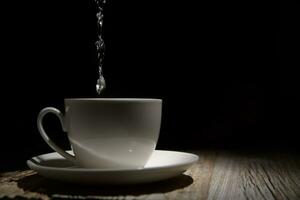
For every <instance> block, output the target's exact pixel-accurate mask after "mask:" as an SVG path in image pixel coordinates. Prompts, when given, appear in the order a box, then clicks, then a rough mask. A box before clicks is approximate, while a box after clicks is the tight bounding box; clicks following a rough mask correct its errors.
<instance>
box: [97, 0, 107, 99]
mask: <svg viewBox="0 0 300 200" xmlns="http://www.w3.org/2000/svg"><path fill="white" fill-rule="evenodd" d="M95 3H96V5H97V14H96V17H97V26H98V39H97V41H96V42H95V45H96V49H97V58H98V61H97V65H98V68H99V79H98V80H97V84H96V92H97V94H98V95H100V94H101V92H102V91H103V90H104V89H105V88H106V82H105V79H104V76H103V72H102V67H103V60H104V52H105V44H104V40H103V38H102V28H103V7H104V4H105V3H106V0H95Z"/></svg>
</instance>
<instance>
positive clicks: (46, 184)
mask: <svg viewBox="0 0 300 200" xmlns="http://www.w3.org/2000/svg"><path fill="white" fill-rule="evenodd" d="M197 153H198V155H199V156H200V160H199V162H198V163H196V164H195V165H194V166H193V167H191V168H190V169H189V170H188V171H187V172H185V173H184V175H181V176H178V177H177V178H174V179H170V180H166V181H163V182H158V183H152V184H145V185H136V186H119V187H104V186H92V187H91V186H89V187H86V186H79V185H71V184H66V183H59V182H55V181H50V180H48V179H45V178H43V177H41V176H39V175H37V174H36V173H35V172H33V171H32V170H26V171H16V172H10V173H4V174H0V199H2V198H4V199H5V198H7V197H8V198H12V199H13V198H20V197H23V198H26V199H29V198H30V199H42V200H48V199H116V200H118V199H123V200H129V199H135V200H148V199H151V200H167V199H175V200H176V199H180V200H193V199H195V200H196V199H197V200H198V199H200V200H201V199H291V200H294V199H300V156H299V155H297V154H294V155H292V154H288V153H249V152H248V153H237V152H224V151H220V152H219V153H216V152H214V151H198V152H197Z"/></svg>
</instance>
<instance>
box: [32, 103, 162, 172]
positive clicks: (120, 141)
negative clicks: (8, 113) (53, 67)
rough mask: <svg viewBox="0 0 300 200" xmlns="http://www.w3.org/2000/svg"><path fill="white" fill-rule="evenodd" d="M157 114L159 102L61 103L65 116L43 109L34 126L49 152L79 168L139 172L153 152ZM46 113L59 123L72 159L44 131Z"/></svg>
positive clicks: (156, 136)
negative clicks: (53, 152)
mask: <svg viewBox="0 0 300 200" xmlns="http://www.w3.org/2000/svg"><path fill="white" fill-rule="evenodd" d="M161 110H162V100H160V99H124V98H123V99H122V98H90V99H65V115H63V114H62V113H61V112H60V111H59V110H57V109H56V108H52V107H47V108H44V109H43V110H41V112H40V114H39V116H38V120H37V125H38V129H39V132H40V134H41V135H42V137H43V139H44V140H45V141H46V142H47V144H48V145H49V146H50V147H51V148H52V149H53V150H55V151H56V152H57V153H59V154H60V155H62V156H63V157H65V158H66V159H68V160H70V161H72V162H74V163H75V164H77V165H79V166H81V167H86V168H126V169H128V168H142V167H144V165H145V164H146V163H147V161H148V159H149V158H150V156H151V154H152V153H153V151H154V150H155V146H156V143H157V140H158V136H159V131H160V123H161ZM47 113H53V114H55V115H56V116H57V117H58V118H59V119H60V121H61V124H62V127H63V130H64V131H66V132H67V133H68V138H69V140H70V143H71V147H72V150H73V152H74V155H71V154H69V153H67V152H66V151H64V150H63V149H61V148H60V147H58V146H57V145H56V144H55V143H54V142H53V141H52V140H51V139H50V138H49V137H48V135H47V134H46V132H45V131H44V128H43V125H42V121H43V118H44V116H45V115H46V114H47Z"/></svg>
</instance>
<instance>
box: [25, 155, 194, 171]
mask: <svg viewBox="0 0 300 200" xmlns="http://www.w3.org/2000/svg"><path fill="white" fill-rule="evenodd" d="M155 151H156V152H165V153H180V154H185V155H186V156H190V157H191V160H190V161H187V162H182V163H178V164H173V165H164V166H153V167H145V168H132V169H128V168H125V169H122V168H114V169H109V168H106V169H101V168H83V167H80V168H64V167H49V166H43V165H39V164H37V163H35V162H33V161H32V159H34V158H37V157H40V156H49V155H51V154H52V155H53V154H56V155H58V156H60V155H59V154H58V153H57V152H51V153H46V154H41V155H38V156H34V157H32V158H30V159H29V160H27V162H26V163H27V165H28V167H29V168H31V169H33V170H36V169H37V168H39V169H44V170H54V171H61V170H67V171H72V172H136V171H152V170H157V169H168V170H170V169H172V168H179V167H183V166H187V165H192V164H194V163H196V162H197V161H198V160H199V156H198V155H196V154H193V153H188V152H182V151H170V150H155ZM62 159H64V158H62Z"/></svg>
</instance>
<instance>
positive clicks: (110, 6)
mask: <svg viewBox="0 0 300 200" xmlns="http://www.w3.org/2000/svg"><path fill="white" fill-rule="evenodd" d="M2 9H3V11H5V12H1V13H2V14H1V15H3V17H1V18H2V19H1V21H2V20H3V23H2V28H1V48H2V51H1V52H2V53H1V76H2V78H1V89H2V91H1V106H2V108H1V113H2V119H1V121H2V122H1V124H2V125H1V143H0V145H1V149H0V150H1V151H0V152H1V158H3V163H4V164H1V168H10V169H11V167H16V166H17V165H20V164H21V165H22V166H24V161H25V160H26V159H27V158H29V157H30V156H34V155H36V154H40V153H45V152H50V151H51V150H50V148H49V147H48V146H47V145H46V144H45V143H44V141H42V139H41V137H40V136H39V134H38V132H37V128H36V116H37V114H38V112H39V110H40V109H42V108H43V107H46V106H55V107H57V108H59V109H62V108H63V99H64V98H67V97H68V98H70V97H95V96H96V94H95V83H96V79H97V76H98V74H97V66H96V53H95V46H94V41H95V40H96V17H95V13H96V9H95V5H94V2H93V1H92V0H81V1H73V0H64V1H61V0H52V1H37V0H35V1H11V2H7V3H5V5H3V6H1V10H2ZM104 9H105V10H104V11H105V13H104V15H105V17H104V39H105V42H106V47H107V49H106V57H105V63H104V68H103V71H104V75H105V78H106V81H107V90H106V91H105V92H104V93H103V97H145V98H147V97H151V98H162V99H163V101H164V103H163V121H162V128H161V136H160V140H159V143H158V148H161V149H193V148H194V149H195V148H217V147H243V146H247V147H249V148H253V149H255V148H261V147H279V148H285V147H293V146H296V144H297V135H298V132H299V128H298V121H299V117H298V116H299V114H298V113H299V111H300V106H299V103H298V100H299V97H300V96H299V94H298V90H299V86H300V84H299V83H300V82H299V79H298V74H296V71H295V70H294V68H293V67H297V66H299V62H298V63H295V61H296V55H297V54H296V52H295V51H294V50H295V49H296V46H297V41H296V39H297V33H299V32H297V31H296V28H295V26H294V23H295V22H296V18H295V15H296V12H294V11H296V9H295V8H294V5H283V4H279V2H273V3H271V4H267V3H265V4H264V3H262V2H254V1H253V2H232V3H229V2H214V1H213V2H211V1H209V2H184V1H174V0H172V1H171V0H167V1H158V2H155V1H138V0H134V1H114V0H107V4H106V6H105V8H104ZM46 124H48V126H47V129H48V131H49V132H50V134H51V135H52V136H53V138H54V139H55V140H56V141H57V142H58V143H60V144H61V145H62V146H64V147H65V148H67V147H68V143H67V139H66V136H64V134H63V133H62V131H60V126H59V124H58V120H57V119H55V117H51V116H49V117H47V119H46Z"/></svg>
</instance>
